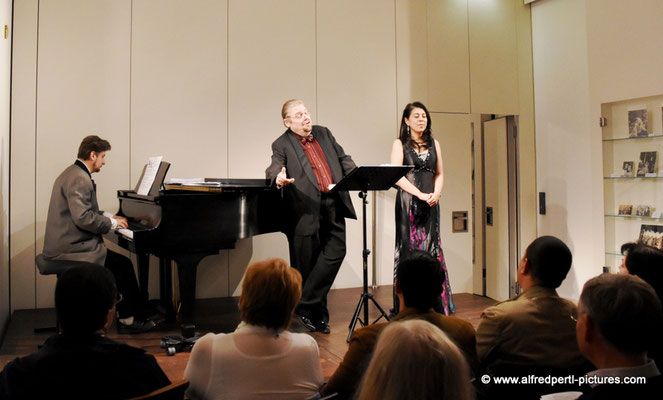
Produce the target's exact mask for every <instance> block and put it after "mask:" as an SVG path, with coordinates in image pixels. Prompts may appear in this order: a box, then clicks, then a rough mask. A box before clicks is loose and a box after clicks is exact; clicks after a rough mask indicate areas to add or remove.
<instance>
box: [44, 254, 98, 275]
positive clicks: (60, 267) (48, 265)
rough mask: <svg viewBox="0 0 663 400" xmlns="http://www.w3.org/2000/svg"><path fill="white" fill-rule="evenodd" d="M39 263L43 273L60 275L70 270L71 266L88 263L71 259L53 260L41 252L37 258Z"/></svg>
mask: <svg viewBox="0 0 663 400" xmlns="http://www.w3.org/2000/svg"><path fill="white" fill-rule="evenodd" d="M35 262H36V264H37V269H39V273H40V274H42V275H57V276H58V277H59V276H60V274H61V273H63V272H64V271H66V270H68V269H69V268H71V267H75V266H77V265H80V264H88V263H86V262H84V261H71V260H51V259H48V258H46V257H45V256H44V255H43V254H39V255H38V256H37V257H36V258H35Z"/></svg>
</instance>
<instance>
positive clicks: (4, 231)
mask: <svg viewBox="0 0 663 400" xmlns="http://www.w3.org/2000/svg"><path fill="white" fill-rule="evenodd" d="M11 20H12V2H11V0H3V1H0V54H2V55H1V56H0V60H2V61H0V193H1V195H0V342H1V341H2V337H3V335H4V330H5V324H6V323H7V321H8V320H9V311H10V310H9V99H10V82H11V81H10V72H11V31H12V24H11ZM5 26H7V28H8V30H7V37H6V38H5Z"/></svg>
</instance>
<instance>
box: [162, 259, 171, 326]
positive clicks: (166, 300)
mask: <svg viewBox="0 0 663 400" xmlns="http://www.w3.org/2000/svg"><path fill="white" fill-rule="evenodd" d="M171 261H172V260H171V259H169V258H165V257H162V258H159V293H161V297H160V306H161V308H162V312H163V313H164V315H165V316H166V321H167V322H174V321H175V309H174V308H173V273H172V271H173V270H172V268H171Z"/></svg>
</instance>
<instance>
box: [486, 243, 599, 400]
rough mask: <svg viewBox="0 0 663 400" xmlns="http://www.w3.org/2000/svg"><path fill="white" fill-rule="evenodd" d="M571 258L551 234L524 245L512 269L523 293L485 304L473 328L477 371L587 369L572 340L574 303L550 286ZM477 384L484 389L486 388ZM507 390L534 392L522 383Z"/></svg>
mask: <svg viewBox="0 0 663 400" xmlns="http://www.w3.org/2000/svg"><path fill="white" fill-rule="evenodd" d="M571 261H572V256H571V251H570V250H569V248H568V247H567V246H566V245H565V244H564V243H563V242H562V241H561V240H559V239H557V238H555V237H552V236H542V237H540V238H538V239H536V240H534V241H533V242H532V243H531V244H530V245H529V246H528V247H527V250H526V252H525V256H524V257H523V258H522V260H521V261H520V263H519V265H518V272H517V282H518V284H519V285H520V287H521V288H522V290H523V292H522V293H521V294H520V295H518V296H516V297H515V298H513V299H511V300H507V301H504V302H501V303H499V304H497V305H495V306H493V307H489V308H487V309H486V310H484V312H483V313H482V315H481V320H480V322H479V327H478V328H477V351H478V355H479V360H480V368H479V371H480V372H479V374H482V375H483V374H488V375H489V376H494V375H510V374H514V373H516V372H518V373H519V372H527V371H529V373H532V372H542V371H545V372H546V373H548V372H550V373H553V372H559V373H564V374H566V373H567V372H566V371H572V372H573V373H577V374H580V373H584V372H586V371H587V370H588V369H589V368H590V366H588V365H587V363H586V361H585V359H584V358H583V357H582V355H581V354H580V350H579V349H578V344H577V342H576V337H575V319H574V318H575V315H576V312H577V310H576V306H575V304H574V303H573V302H571V301H569V300H565V299H563V298H561V297H559V296H558V294H557V291H556V290H555V289H556V288H558V287H559V286H560V285H561V284H562V281H563V280H564V278H566V274H567V273H568V272H569V269H570V268H571ZM480 388H481V391H483V392H485V391H487V390H488V389H490V388H488V387H485V386H482V387H480ZM495 389H497V390H507V389H505V388H498V387H496V388H495ZM512 389H513V390H525V389H527V390H534V391H535V392H536V390H538V389H536V388H525V387H522V388H520V387H513V388H510V389H508V390H512ZM490 390H494V389H490ZM542 390H544V391H552V390H554V388H548V389H542ZM537 394H538V393H535V394H533V395H535V396H537ZM523 396H524V395H523ZM537 398H538V396H537Z"/></svg>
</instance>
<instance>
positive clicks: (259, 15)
mask: <svg viewBox="0 0 663 400" xmlns="http://www.w3.org/2000/svg"><path fill="white" fill-rule="evenodd" d="M468 1H469V2H471V3H472V4H471V6H472V7H470V8H468V4H469V3H468ZM514 5H517V6H518V7H520V8H515V10H517V11H518V13H514V8H513V7H515V6H514ZM440 6H444V7H448V9H445V8H444V7H442V8H440ZM503 6H504V7H505V8H506V9H508V10H509V11H508V13H507V15H508V16H509V18H508V21H506V22H504V23H505V24H507V25H509V27H507V28H504V29H506V31H508V32H512V31H513V30H514V29H516V27H513V25H514V24H518V27H520V26H521V25H520V22H518V21H520V20H522V17H523V16H525V18H527V19H528V16H529V9H528V8H527V7H523V6H522V4H521V2H520V0H510V2H508V3H504V4H503ZM481 7H482V6H481V2H479V1H475V0H466V1H461V2H457V1H448V2H442V3H440V2H439V1H436V0H393V1H384V0H367V1H362V2H357V1H351V0H343V1H329V0H317V1H315V2H313V1H309V0H280V1H278V2H277V1H269V0H248V1H247V0H225V1H212V0H195V1H190V2H186V5H184V3H182V2H180V1H176V0H165V1H163V0H136V1H130V0H94V1H90V0H63V1H57V2H55V1H53V0H42V1H37V0H25V1H21V2H18V6H17V10H16V21H18V25H17V30H16V35H15V42H14V43H15V48H14V58H15V59H14V71H15V72H14V76H13V83H14V92H13V96H14V97H13V99H14V103H13V109H12V113H13V114H12V116H13V117H12V135H13V137H12V149H11V150H12V166H13V168H12V193H11V196H12V204H15V205H16V206H15V207H14V208H13V209H12V214H11V216H10V218H11V220H12V223H11V227H12V232H11V239H10V240H11V241H12V245H11V251H12V254H11V257H12V258H11V265H12V268H11V274H12V282H13V283H12V289H16V290H13V293H14V295H13V296H14V299H13V300H14V301H13V303H12V306H13V308H32V307H35V306H39V307H42V306H45V305H49V304H52V294H51V291H52V285H53V282H54V279H53V278H52V277H48V278H44V277H41V276H37V274H36V273H35V267H34V256H35V255H36V254H37V253H38V252H39V251H40V250H41V246H42V241H43V231H44V224H45V215H46V209H47V207H48V194H49V192H50V185H51V182H52V180H53V179H54V177H55V176H56V175H57V173H58V172H59V171H61V170H62V169H63V168H64V167H65V166H66V165H67V164H68V163H70V162H72V161H73V153H74V152H75V147H76V146H77V141H79V140H80V138H81V137H83V136H85V135H86V134H89V133H92V132H98V133H100V135H101V136H105V137H108V138H109V139H110V140H111V143H112V145H113V150H112V151H111V155H110V159H109V162H108V164H107V166H106V167H105V168H104V170H103V171H102V172H101V173H100V174H99V175H98V177H97V176H95V179H96V180H97V182H98V183H99V185H100V189H101V190H100V192H99V201H100V204H101V206H102V208H105V209H107V210H115V209H116V208H117V199H116V197H115V190H116V189H124V188H131V187H133V186H134V185H135V181H136V180H137V177H138V174H139V173H140V169H141V167H142V164H144V163H145V161H146V159H147V157H148V156H150V155H155V154H160V155H163V156H164V159H166V160H168V161H170V162H171V163H172V167H171V170H170V171H169V175H170V176H171V177H204V176H207V177H233V178H260V177H262V176H264V169H265V167H266V166H267V165H268V163H269V156H270V143H271V142H272V141H273V140H274V139H275V138H276V137H277V136H278V135H279V134H280V133H281V132H283V131H284V127H283V126H282V121H281V118H280V116H279V112H280V107H281V104H282V102H283V101H284V100H286V99H288V98H293V97H296V98H302V99H303V100H304V101H305V102H306V103H307V105H308V106H309V109H310V110H311V111H312V113H313V120H314V121H315V122H316V123H320V124H322V125H326V126H329V127H330V128H331V129H332V131H333V132H334V134H335V136H336V137H337V139H338V140H339V142H340V143H341V144H342V145H343V146H344V147H345V149H346V150H347V152H348V153H349V154H351V155H352V156H353V158H354V159H355V161H356V162H357V163H358V164H360V165H362V164H363V165H368V164H379V163H384V162H387V161H388V160H389V151H390V147H391V143H392V141H393V138H395V136H396V131H397V128H398V123H399V120H400V113H401V111H402V108H403V106H404V105H405V104H406V103H408V102H411V101H414V100H424V101H429V100H430V101H432V104H433V105H434V109H433V110H432V111H434V112H435V115H434V117H433V118H434V121H435V132H436V137H437V138H438V140H440V142H441V143H442V144H443V149H442V152H443V155H444V157H445V158H448V159H449V163H447V164H445V170H446V172H447V174H448V181H447V185H445V193H443V197H442V203H443V213H442V227H443V228H442V229H443V246H445V252H446V253H447V254H448V264H449V268H450V276H451V283H452V286H453V287H454V291H455V292H468V291H472V289H473V285H472V274H471V271H472V268H471V265H472V249H471V245H472V238H471V234H470V233H467V234H457V233H456V234H451V233H450V232H448V231H449V227H450V225H451V211H452V210H453V211H457V210H467V211H470V210H471V207H472V204H471V195H470V194H471V181H470V180H469V174H470V172H471V163H472V160H471V156H470V148H469V144H470V141H471V136H472V132H471V130H470V125H469V124H470V122H471V121H472V120H476V117H475V116H472V114H470V113H471V112H472V110H471V109H470V107H471V103H470V98H471V97H472V96H471V93H470V90H471V86H470V83H471V76H472V74H475V79H479V77H485V76H489V75H486V74H492V73H493V72H491V71H490V70H491V67H490V63H491V62H499V60H500V59H501V58H500V57H503V55H500V54H491V56H490V57H489V58H488V62H486V60H485V59H482V58H481V57H479V58H480V60H479V64H476V65H475V66H474V68H473V69H472V70H470V69H469V62H470V60H469V57H470V47H469V46H470V43H469V34H470V31H471V28H472V22H471V21H474V22H473V23H474V24H476V26H481V24H483V23H484V22H485V21H483V19H486V18H488V19H491V21H490V24H491V25H490V29H491V30H493V31H495V32H501V31H502V29H503V28H501V27H500V26H499V24H497V25H496V21H498V20H500V18H499V15H501V14H497V16H495V15H491V14H490V13H486V12H484V11H483V10H482V8H481ZM444 10H451V11H453V12H454V13H456V12H457V13H458V15H459V16H460V17H459V18H453V19H452V20H451V21H450V20H449V14H448V13H446V12H444ZM468 10H470V11H471V10H475V12H476V15H475V16H474V18H470V17H471V16H470V15H468ZM523 13H525V14H523ZM454 15H456V14H454ZM38 24H39V26H38ZM518 29H520V28H518ZM486 32H487V31H485V30H484V31H482V32H480V34H479V35H477V36H476V37H475V38H474V39H473V44H472V45H473V46H477V47H476V48H477V49H480V48H483V47H485V46H486V45H487V44H486V43H484V42H486V41H487V42H488V44H489V43H492V42H494V41H498V42H499V41H500V40H506V41H509V43H508V44H507V45H506V47H504V46H502V44H501V43H497V44H499V45H500V48H506V49H508V50H509V51H510V52H512V53H513V49H515V48H517V46H518V44H517V43H513V41H514V40H515V37H514V35H513V34H510V35H507V36H508V37H507V38H499V37H496V36H495V35H489V34H486ZM498 36H499V35H498ZM450 37H451V38H456V37H458V38H464V40H460V41H456V40H449V38H450ZM59 54H60V56H59ZM509 54H511V53H509ZM458 57H461V58H463V60H462V62H460V63H456V62H452V60H454V59H456V58H458ZM482 62H483V63H482ZM514 63H515V62H514ZM514 65H515V64H514ZM461 67H462V68H461ZM504 73H505V74H507V75H508V77H505V78H504V81H501V80H500V77H499V74H498V75H497V76H496V75H494V74H493V75H490V76H492V77H493V80H481V79H479V80H478V82H479V84H478V85H477V84H475V85H474V86H473V87H474V88H475V89H474V90H476V91H477V93H478V94H477V95H476V96H475V97H474V98H473V101H475V102H477V104H481V105H482V107H484V108H486V109H485V110H484V109H482V112H486V110H488V109H490V108H491V107H493V108H495V110H494V112H496V113H497V112H498V111H500V110H505V109H508V110H511V111H513V112H515V111H517V110H514V107H515V106H514V104H515V103H517V102H514V100H513V98H511V97H509V99H508V103H509V104H508V105H501V101H500V100H499V99H498V100H495V99H483V100H485V101H481V100H482V98H481V97H482V96H483V95H482V94H481V93H490V92H491V91H494V90H495V89H496V88H499V86H500V85H503V84H504V82H507V83H508V86H509V90H508V93H511V94H513V95H517V93H518V91H517V90H516V89H514V88H512V87H511V86H513V85H515V84H516V83H514V81H513V79H512V77H513V71H511V70H509V71H506V72H504ZM518 76H521V75H520V73H519V75H518ZM481 82H484V83H483V84H482V83H481ZM524 82H525V83H524V84H523V83H522V82H519V83H518V85H519V86H518V90H520V91H521V92H523V91H524V92H527V88H528V87H529V83H527V78H525V79H524ZM530 92H531V91H530ZM521 97H522V96H521ZM520 100H521V104H522V98H521V99H520ZM524 112H525V113H527V112H529V111H527V110H526V109H525V111H524ZM455 113H460V114H457V115H456V114H455ZM521 118H522V117H521ZM49 150H51V151H50V152H49ZM35 152H37V156H38V157H37V159H36V160H34V158H35ZM25 160H30V161H29V162H26V161H25ZM352 198H353V201H354V202H355V207H356V208H357V210H358V211H359V209H360V205H361V204H360V202H359V199H358V198H357V196H356V194H354V193H353V195H352ZM376 206H377V208H378V214H379V215H380V220H379V221H377V224H378V231H376V235H377V242H378V243H377V248H376V249H374V251H375V252H376V253H377V252H379V254H376V262H377V268H378V282H379V283H382V284H388V283H391V279H392V276H391V271H392V268H393V245H394V243H393V191H391V192H385V193H381V194H380V195H379V196H378V202H377V205H376ZM360 222H361V221H348V230H347V237H348V240H347V243H348V254H347V257H346V261H345V262H344V265H343V266H342V268H341V271H340V273H339V276H338V278H337V280H336V283H335V287H337V288H338V287H352V286H360V284H361V223H360ZM367 222H368V226H369V227H370V226H371V225H372V221H371V220H370V217H369V221H367ZM470 223H471V221H470ZM371 234H372V232H371V231H370V228H369V235H371ZM445 243H447V244H445ZM269 256H280V257H283V258H287V256H288V253H287V246H286V241H285V237H284V236H283V235H282V234H270V235H263V236H259V237H256V238H253V239H248V240H243V241H240V242H238V243H237V248H236V249H235V250H232V251H223V252H221V254H220V255H218V256H213V257H208V258H206V259H205V260H203V261H202V262H201V265H200V270H199V274H198V286H197V295H198V297H218V296H228V295H232V294H237V293H238V286H239V284H240V282H241V279H242V276H243V273H244V271H245V268H246V265H247V264H248V263H250V262H251V261H252V260H256V259H263V258H266V257H269ZM153 264H154V263H153ZM152 276H153V277H154V278H156V275H155V274H154V271H153V274H152ZM151 288H152V289H153V290H152V293H151V294H152V295H153V296H154V295H155V294H156V288H155V285H151Z"/></svg>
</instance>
